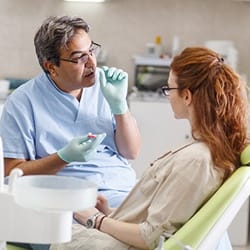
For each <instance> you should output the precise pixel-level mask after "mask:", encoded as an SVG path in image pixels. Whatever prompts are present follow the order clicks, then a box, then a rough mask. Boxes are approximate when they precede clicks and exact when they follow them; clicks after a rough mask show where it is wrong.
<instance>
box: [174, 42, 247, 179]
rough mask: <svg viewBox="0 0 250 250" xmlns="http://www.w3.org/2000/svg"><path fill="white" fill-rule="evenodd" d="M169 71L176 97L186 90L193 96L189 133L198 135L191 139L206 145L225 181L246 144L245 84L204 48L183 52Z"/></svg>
mask: <svg viewBox="0 0 250 250" xmlns="http://www.w3.org/2000/svg"><path fill="white" fill-rule="evenodd" d="M170 68H171V70H172V71H173V73H174V74H175V75H176V78H177V85H178V87H179V93H180V94H181V91H182V90H183V89H189V90H190V91H191V92H192V94H193V105H194V114H195V117H196V120H195V121H194V127H193V131H194V130H195V132H197V131H198V133H199V138H195V139H197V140H200V141H203V142H205V143H206V144H207V145H208V147H209V149H210V151H211V155H212V159H213V161H214V164H215V165H216V166H218V167H220V168H223V169H225V178H227V177H228V176H229V175H230V174H231V173H232V172H233V171H234V170H235V169H236V168H237V167H238V166H239V164H240V160H239V159H240V153H241V152H242V150H243V148H244V147H245V145H246V143H248V138H247V124H248V101H247V94H246V84H245V83H244V81H243V80H242V79H241V78H240V76H239V75H238V74H237V73H236V72H234V70H233V69H232V68H230V67H229V66H228V65H227V64H226V63H225V62H224V60H223V58H221V57H220V55H219V54H218V53H216V52H214V51H212V50H210V49H208V48H205V47H190V48H186V49H184V50H183V51H182V52H181V53H180V54H179V55H177V56H175V57H174V59H173V61H172V63H171V65H170ZM193 137H195V136H194V133H193Z"/></svg>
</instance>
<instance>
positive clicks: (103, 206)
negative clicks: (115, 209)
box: [95, 194, 112, 215]
mask: <svg viewBox="0 0 250 250" xmlns="http://www.w3.org/2000/svg"><path fill="white" fill-rule="evenodd" d="M95 207H96V208H97V209H98V210H99V211H100V212H102V213H103V214H105V215H109V214H110V213H111V212H112V208H110V207H109V204H108V201H107V199H106V198H105V197H104V196H102V195H101V194H98V195H97V202H96V206H95Z"/></svg>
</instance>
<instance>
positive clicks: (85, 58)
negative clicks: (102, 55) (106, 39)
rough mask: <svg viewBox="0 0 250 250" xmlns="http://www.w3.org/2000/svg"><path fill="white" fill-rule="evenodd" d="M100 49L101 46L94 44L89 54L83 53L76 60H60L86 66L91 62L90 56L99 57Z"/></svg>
mask: <svg viewBox="0 0 250 250" xmlns="http://www.w3.org/2000/svg"><path fill="white" fill-rule="evenodd" d="M100 49H101V45H100V44H98V43H95V42H92V43H91V46H90V48H89V52H88V53H83V54H82V55H81V56H79V57H77V58H74V59H67V58H59V60H60V61H65V62H71V63H76V64H85V63H87V61H88V60H89V56H95V57H97V56H98V54H99V52H100Z"/></svg>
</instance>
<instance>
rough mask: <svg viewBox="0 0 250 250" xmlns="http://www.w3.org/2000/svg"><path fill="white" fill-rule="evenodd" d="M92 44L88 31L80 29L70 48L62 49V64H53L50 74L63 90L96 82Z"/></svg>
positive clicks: (78, 87)
mask: <svg viewBox="0 0 250 250" xmlns="http://www.w3.org/2000/svg"><path fill="white" fill-rule="evenodd" d="M92 46H93V44H92V41H91V39H90V37H89V35H88V33H86V32H85V31H84V30H82V29H79V30H78V31H77V33H76V34H75V35H74V37H73V38H72V40H71V41H70V42H69V43H68V48H61V49H60V66H59V67H58V66H55V65H53V70H50V75H51V78H52V79H53V81H54V82H55V83H56V84H57V86H58V87H59V88H60V89H61V90H63V91H65V92H72V91H75V90H79V89H81V88H83V87H90V86H92V85H93V84H94V83H95V70H96V58H95V55H93V53H90V51H91V49H92ZM71 60H72V61H71Z"/></svg>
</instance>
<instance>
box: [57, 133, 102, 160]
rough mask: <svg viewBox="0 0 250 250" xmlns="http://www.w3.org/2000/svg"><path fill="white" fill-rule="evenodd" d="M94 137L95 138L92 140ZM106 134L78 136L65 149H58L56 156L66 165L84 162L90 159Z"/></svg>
mask: <svg viewBox="0 0 250 250" xmlns="http://www.w3.org/2000/svg"><path fill="white" fill-rule="evenodd" d="M94 136H95V138H93V137H94ZM105 136H106V134H105V133H103V134H99V135H92V134H88V135H85V136H79V137H76V138H74V139H72V140H71V141H70V142H69V143H68V144H67V145H66V146H65V147H63V148H62V149H60V150H59V151H58V152H57V154H58V156H59V157H60V158H61V159H62V160H63V161H66V162H68V163H70V162H73V161H79V162H85V161H88V160H90V159H91V157H92V156H93V154H94V152H95V151H96V147H97V146H98V145H99V144H100V143H101V142H102V141H103V139H104V138H105Z"/></svg>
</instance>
